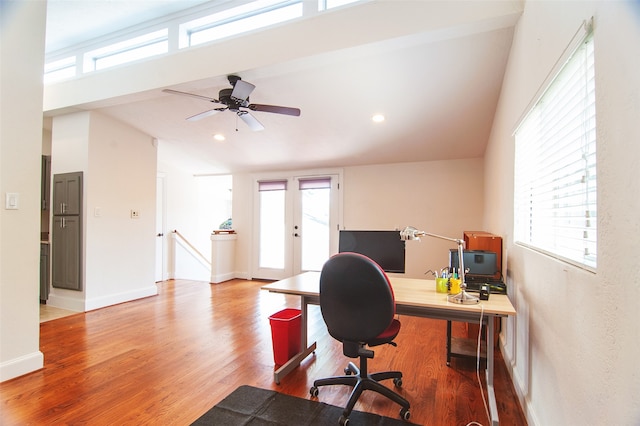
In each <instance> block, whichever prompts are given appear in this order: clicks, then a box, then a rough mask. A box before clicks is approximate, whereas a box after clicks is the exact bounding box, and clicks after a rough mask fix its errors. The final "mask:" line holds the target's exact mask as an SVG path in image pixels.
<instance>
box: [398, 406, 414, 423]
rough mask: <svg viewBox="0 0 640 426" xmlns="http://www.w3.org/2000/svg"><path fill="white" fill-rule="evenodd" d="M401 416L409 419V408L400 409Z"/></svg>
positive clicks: (403, 418)
mask: <svg viewBox="0 0 640 426" xmlns="http://www.w3.org/2000/svg"><path fill="white" fill-rule="evenodd" d="M400 418H401V419H402V420H406V421H408V420H409V419H410V418H411V412H410V411H409V409H408V408H401V409H400Z"/></svg>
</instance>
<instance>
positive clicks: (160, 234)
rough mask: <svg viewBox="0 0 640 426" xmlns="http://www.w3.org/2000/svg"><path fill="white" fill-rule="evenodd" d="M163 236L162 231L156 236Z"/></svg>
mask: <svg viewBox="0 0 640 426" xmlns="http://www.w3.org/2000/svg"><path fill="white" fill-rule="evenodd" d="M162 236H164V234H163V233H162V232H161V233H159V234H158V235H156V237H162Z"/></svg>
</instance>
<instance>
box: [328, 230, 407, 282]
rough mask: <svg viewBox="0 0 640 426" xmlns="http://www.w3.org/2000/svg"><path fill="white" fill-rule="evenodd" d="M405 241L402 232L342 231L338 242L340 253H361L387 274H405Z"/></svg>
mask: <svg viewBox="0 0 640 426" xmlns="http://www.w3.org/2000/svg"><path fill="white" fill-rule="evenodd" d="M404 243H405V242H404V241H402V240H401V239H400V231H351V230H341V231H340V239H339V241H338V250H339V251H340V253H343V252H353V253H360V254H363V255H365V256H367V257H369V258H371V259H372V260H373V261H374V262H376V263H377V264H378V265H380V267H381V268H382V269H383V270H384V271H385V272H396V273H404V272H405V248H404Z"/></svg>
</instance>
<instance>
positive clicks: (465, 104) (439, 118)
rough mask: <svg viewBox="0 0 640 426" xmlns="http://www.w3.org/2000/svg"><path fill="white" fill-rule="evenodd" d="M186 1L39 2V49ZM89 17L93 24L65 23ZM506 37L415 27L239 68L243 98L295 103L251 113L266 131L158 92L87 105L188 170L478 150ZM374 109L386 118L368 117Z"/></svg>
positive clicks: (194, 85) (501, 31)
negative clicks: (395, 35) (292, 112)
mask: <svg viewBox="0 0 640 426" xmlns="http://www.w3.org/2000/svg"><path fill="white" fill-rule="evenodd" d="M197 3H201V2H198V1H195V0H194V1H184V0H180V1H144V0H139V1H131V0H129V1H127V2H124V1H107V0H104V1H103V0H101V1H98V0H92V1H69V0H49V12H48V19H47V46H56V47H57V48H60V46H63V45H65V44H70V43H71V42H72V41H75V43H77V42H78V40H79V39H81V38H85V39H88V38H94V37H97V36H101V35H104V34H105V31H109V28H118V29H121V28H124V27H128V26H131V25H134V24H136V21H139V22H143V21H146V20H149V19H153V18H157V17H158V16H161V15H162V14H167V13H173V12H176V10H177V9H176V8H181V7H184V6H188V7H191V6H193V5H195V4H197ZM115 6H117V7H115ZM95 13H98V14H99V16H100V19H99V22H100V23H101V25H92V26H88V27H84V28H81V26H78V25H70V22H76V23H77V22H88V21H90V20H92V19H91V18H90V17H91V16H94V17H95V15H93V14H95ZM94 22H95V21H94ZM512 35H513V24H512V25H506V26H503V27H501V28H493V29H490V30H486V31H473V32H470V33H469V34H461V33H460V32H458V33H457V34H456V35H455V36H452V37H440V38H433V37H425V35H424V34H420V35H419V36H418V35H416V37H415V38H414V39H408V38H405V39H403V40H402V42H397V40H395V41H387V42H378V43H376V44H366V45H363V47H362V48H351V49H348V50H343V51H339V52H328V53H326V54H322V55H316V56H314V57H313V58H304V59H300V60H297V61H293V62H289V63H286V64H274V65H271V66H269V67H259V68H255V69H247V70H244V71H242V72H239V74H240V76H241V77H242V78H243V79H244V80H246V81H249V82H251V83H253V84H255V85H256V89H255V90H254V92H253V93H252V94H251V98H250V99H251V102H253V103H262V104H274V105H282V106H289V107H298V108H300V109H301V110H302V114H301V116H300V117H290V116H284V115H278V114H271V113H265V112H254V113H253V115H254V116H255V117H256V118H257V119H258V120H259V121H260V122H261V123H262V124H263V125H264V126H265V130H263V131H260V132H253V131H251V130H249V128H248V127H247V126H246V125H245V124H244V123H243V122H242V121H241V120H239V119H237V117H236V116H235V115H234V114H233V113H231V112H229V111H226V112H223V113H219V114H217V115H214V116H212V117H208V118H205V119H203V120H200V121H197V122H187V121H186V120H185V118H186V117H189V116H191V115H194V114H197V113H199V112H202V111H205V110H208V109H211V108H214V107H217V106H219V105H218V104H211V103H208V102H206V101H203V100H199V99H194V98H189V97H182V96H176V95H169V94H166V93H163V92H162V91H161V90H158V91H157V93H154V94H153V95H152V96H149V94H146V96H144V99H143V100H140V97H135V96H132V97H129V98H127V97H124V98H119V99H118V100H117V101H115V102H111V103H109V102H104V103H97V104H94V105H92V106H91V108H95V109H98V110H99V111H101V112H102V113H104V114H107V115H109V116H112V117H114V118H116V119H118V120H121V121H123V122H125V123H128V124H130V125H131V126H133V127H135V128H138V129H140V130H141V131H144V132H145V133H147V134H149V135H152V136H154V137H156V138H157V139H158V140H159V141H160V143H161V147H162V149H161V152H162V153H164V154H165V155H166V156H168V157H170V158H171V159H172V160H174V161H180V162H181V164H182V166H183V167H188V169H189V170H190V171H191V172H193V173H196V174H204V173H227V172H239V171H246V172H252V171H267V170H285V169H311V168H321V167H342V166H349V165H363V164H382V163H397V162H410V161H430V160H444V159H456V158H476V157H482V156H483V155H484V150H485V147H486V143H487V140H488V138H489V134H490V130H491V126H492V122H493V116H494V113H495V108H496V105H497V101H498V97H499V94H500V88H501V85H502V78H503V76H504V72H505V67H506V63H507V59H508V54H509V49H510V46H511V40H512ZM226 87H230V86H229V83H228V82H227V80H226V76H224V75H223V76H211V78H209V79H206V80H199V81H197V82H185V83H183V84H180V85H175V86H172V88H173V89H176V90H182V91H187V92H192V93H197V94H201V95H205V96H209V97H212V98H217V97H218V91H219V90H220V89H223V88H226ZM87 108H88V107H87V106H86V105H85V106H83V109H87ZM374 113H383V114H384V115H385V116H386V121H385V122H383V123H379V124H375V123H372V122H371V119H370V118H371V116H372V115H373V114H374ZM236 128H237V130H236ZM214 133H224V134H225V135H226V137H227V139H226V141H225V142H222V143H220V142H215V141H214V140H213V139H212V135H213V134H214Z"/></svg>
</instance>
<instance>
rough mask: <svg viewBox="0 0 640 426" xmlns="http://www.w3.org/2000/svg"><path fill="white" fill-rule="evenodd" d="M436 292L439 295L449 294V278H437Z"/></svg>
mask: <svg viewBox="0 0 640 426" xmlns="http://www.w3.org/2000/svg"><path fill="white" fill-rule="evenodd" d="M436 292H437V293H448V292H449V278H436Z"/></svg>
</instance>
